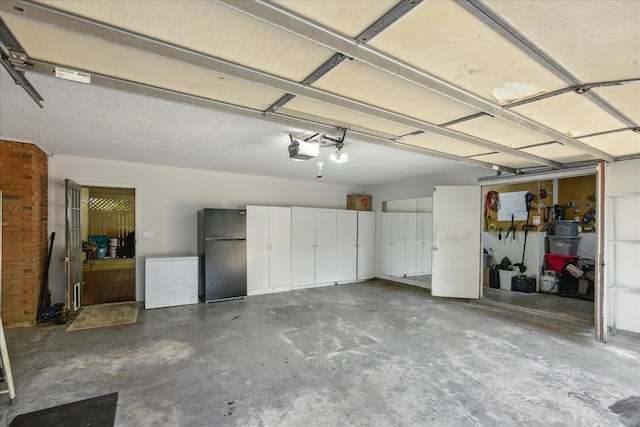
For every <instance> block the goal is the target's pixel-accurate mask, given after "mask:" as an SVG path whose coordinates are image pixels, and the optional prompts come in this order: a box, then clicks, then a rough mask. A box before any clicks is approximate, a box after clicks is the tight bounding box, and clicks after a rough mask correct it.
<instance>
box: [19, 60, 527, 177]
mask: <svg viewBox="0 0 640 427" xmlns="http://www.w3.org/2000/svg"><path fill="white" fill-rule="evenodd" d="M30 62H31V66H30V67H29V70H28V72H30V73H36V74H39V75H43V76H46V77H52V76H54V75H55V68H56V67H57V65H55V64H51V63H48V62H44V61H39V60H30ZM77 71H83V72H87V73H90V72H89V71H86V70H77ZM90 74H91V85H92V86H98V87H103V88H106V89H113V90H119V91H123V92H127V93H132V94H134V95H141V96H149V97H153V98H157V99H161V100H164V101H170V102H175V103H178V104H182V105H191V106H195V107H200V108H208V109H212V110H215V111H222V112H225V113H229V114H234V115H239V116H243V117H248V118H252V119H259V120H266V121H269V122H274V123H284V124H287V125H292V126H296V127H301V128H303V129H306V130H309V131H313V132H321V133H329V134H339V133H341V132H342V131H343V130H344V129H342V128H340V127H338V126H335V125H331V124H326V123H321V122H319V121H314V120H309V119H305V118H299V117H291V116H286V115H282V114H277V113H268V114H265V112H263V111H260V110H256V109H252V108H247V107H241V106H238V105H233V104H227V103H224V102H220V101H215V100H212V99H208V98H202V97H198V96H194V95H188V94H184V93H180V92H176V91H172V90H169V89H163V88H158V87H154V86H149V85H145V84H142V83H137V82H132V81H129V80H123V79H119V78H116V77H110V76H104V75H101V74H95V73H90ZM348 135H349V137H352V138H354V139H357V140H358V141H362V142H367V143H370V144H378V145H383V146H387V147H393V148H396V149H399V150H402V151H409V152H412V153H417V154H421V155H424V156H430V157H437V158H440V159H445V160H451V161H456V162H459V163H463V164H466V165H469V166H475V167H479V168H484V169H492V168H493V166H494V165H493V164H491V163H487V162H483V161H480V160H474V159H468V158H465V157H459V156H454V155H451V154H447V153H442V152H439V151H434V150H429V149H426V148H421V147H413V146H408V145H406V144H403V143H401V142H398V141H397V140H396V139H394V138H393V137H391V136H389V137H388V138H385V137H383V136H380V135H373V134H370V133H367V132H364V131H361V130H358V129H350V130H349V133H348ZM13 139H15V138H13ZM43 151H44V150H43ZM500 170H501V171H503V172H509V173H515V172H516V170H515V169H513V168H509V167H506V166H500Z"/></svg>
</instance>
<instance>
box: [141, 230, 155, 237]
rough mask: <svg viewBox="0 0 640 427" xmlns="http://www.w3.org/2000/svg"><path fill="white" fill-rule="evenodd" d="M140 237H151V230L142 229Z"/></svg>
mask: <svg viewBox="0 0 640 427" xmlns="http://www.w3.org/2000/svg"><path fill="white" fill-rule="evenodd" d="M142 237H153V231H143V232H142Z"/></svg>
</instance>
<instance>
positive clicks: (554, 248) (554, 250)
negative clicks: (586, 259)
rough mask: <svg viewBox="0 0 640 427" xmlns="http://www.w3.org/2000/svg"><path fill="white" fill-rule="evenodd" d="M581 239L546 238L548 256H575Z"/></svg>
mask: <svg viewBox="0 0 640 427" xmlns="http://www.w3.org/2000/svg"><path fill="white" fill-rule="evenodd" d="M580 239H581V237H564V236H547V241H548V244H549V250H548V251H547V252H548V253H550V254H556V255H577V254H578V245H579V244H580Z"/></svg>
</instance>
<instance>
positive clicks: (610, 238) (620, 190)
mask: <svg viewBox="0 0 640 427" xmlns="http://www.w3.org/2000/svg"><path fill="white" fill-rule="evenodd" d="M605 194H606V204H605V222H606V227H605V274H604V276H605V289H606V292H605V298H606V303H607V304H606V310H607V312H606V316H607V325H608V326H615V328H616V329H624V330H627V331H632V332H640V219H639V218H640V160H628V161H624V162H617V163H613V164H607V166H606V172H605ZM619 196H622V197H619ZM598 203H600V201H598ZM614 205H615V207H614Z"/></svg>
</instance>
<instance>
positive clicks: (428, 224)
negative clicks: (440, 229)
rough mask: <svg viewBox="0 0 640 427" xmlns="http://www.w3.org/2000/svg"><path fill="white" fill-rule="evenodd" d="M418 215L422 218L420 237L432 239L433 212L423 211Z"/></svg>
mask: <svg viewBox="0 0 640 427" xmlns="http://www.w3.org/2000/svg"><path fill="white" fill-rule="evenodd" d="M420 216H421V219H422V239H423V240H433V214H432V213H431V212H424V213H421V214H420Z"/></svg>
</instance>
